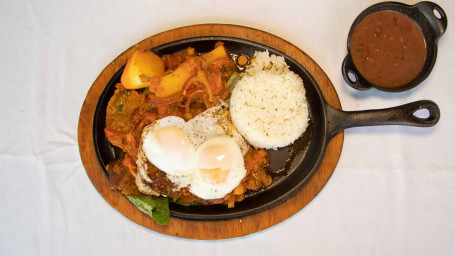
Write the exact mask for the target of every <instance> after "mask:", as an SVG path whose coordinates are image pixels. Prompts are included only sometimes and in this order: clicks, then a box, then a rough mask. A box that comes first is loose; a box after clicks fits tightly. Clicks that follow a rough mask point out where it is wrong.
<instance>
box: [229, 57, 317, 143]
mask: <svg viewBox="0 0 455 256" xmlns="http://www.w3.org/2000/svg"><path fill="white" fill-rule="evenodd" d="M229 110H230V112H231V117H232V121H233V123H234V125H235V126H236V128H237V130H238V131H239V133H240V134H242V135H243V136H244V137H245V139H246V140H247V141H248V142H249V143H250V144H251V145H253V146H255V147H257V148H266V149H277V148H280V147H284V146H287V145H289V144H291V143H292V142H294V141H295V140H296V139H298V138H299V137H300V136H301V135H302V134H303V133H304V132H305V130H306V128H307V126H308V121H309V115H308V104H307V101H306V97H305V88H304V87H303V81H302V78H300V77H299V76H298V75H297V74H295V73H294V72H292V71H291V70H289V66H288V65H287V64H286V62H285V61H284V58H283V57H282V56H276V55H273V54H272V55H270V56H269V52H268V51H265V52H256V53H255V54H254V57H253V59H252V62H251V65H250V66H248V67H247V69H246V70H245V72H244V73H243V76H242V78H241V79H240V81H239V82H238V83H237V85H236V86H235V89H234V90H233V92H232V95H231V99H230V109H229Z"/></svg>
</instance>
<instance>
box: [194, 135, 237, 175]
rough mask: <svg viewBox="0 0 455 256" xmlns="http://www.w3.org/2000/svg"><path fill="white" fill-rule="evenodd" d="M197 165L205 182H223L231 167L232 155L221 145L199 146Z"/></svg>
mask: <svg viewBox="0 0 455 256" xmlns="http://www.w3.org/2000/svg"><path fill="white" fill-rule="evenodd" d="M197 167H198V169H199V172H200V173H201V176H202V179H204V181H205V182H207V183H211V184H220V183H224V182H225V181H226V179H227V177H228V175H229V172H230V170H231V168H232V156H231V154H230V153H229V151H228V150H227V149H226V148H225V147H223V146H222V145H217V144H214V145H209V146H207V147H204V148H201V151H200V153H199V157H198V159H197Z"/></svg>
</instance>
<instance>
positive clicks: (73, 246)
mask: <svg viewBox="0 0 455 256" xmlns="http://www.w3.org/2000/svg"><path fill="white" fill-rule="evenodd" d="M376 2H377V1H360V0H358V1H347V0H346V1H337V0H331V1H310V0H301V1H276V0H273V1H268V0H267V1H266V0H261V1H260V0H256V1H240V0H234V1H217V0H216V1H215V0H214V1H195V0H193V1H169V0H168V1H165V0H162V1H151V0H148V1H145V0H144V1H119V0H117V1H112V0H111V1H107V0H106V1H25V0H23V1H0V31H1V33H0V58H1V68H0V86H1V93H0V103H1V105H0V113H1V117H2V118H1V121H0V175H1V177H0V205H1V210H0V222H1V223H0V251H1V253H0V254H1V255H305V254H306V255H454V254H455V249H454V246H453V245H454V242H455V238H454V237H455V218H454V217H455V205H454V202H455V163H454V161H453V160H454V153H453V149H452V147H453V146H454V140H455V138H454V132H453V131H454V128H453V127H454V125H455V118H454V114H453V113H454V111H455V103H454V100H453V98H454V96H455V84H454V83H455V64H454V60H455V51H454V49H453V46H454V45H455V38H454V31H453V30H454V28H453V26H452V24H453V23H452V21H453V20H454V19H455V2H454V1H450V0H445V1H444V0H440V1H438V2H437V3H438V4H439V5H440V6H441V7H442V8H443V9H444V10H445V12H446V13H447V16H448V18H449V27H448V30H447V32H446V34H445V35H444V36H443V37H442V38H441V40H440V41H439V52H438V60H437V63H436V65H435V67H434V69H433V72H432V73H431V75H430V76H429V77H428V79H427V80H426V81H425V82H424V83H422V84H421V85H420V86H418V87H417V88H415V89H412V90H410V91H408V92H403V93H394V94H392V93H385V92H379V91H377V90H370V91H364V92H360V91H356V90H354V89H351V88H350V87H349V86H347V85H346V84H345V82H344V80H343V78H342V76H341V72H340V70H341V68H340V67H341V62H342V60H343V58H344V56H345V54H346V39H347V34H348V31H349V28H350V26H351V24H352V22H353V21H354V19H355V17H356V16H357V15H358V14H359V13H360V12H361V11H362V10H363V9H365V8H367V7H368V6H370V5H371V4H374V3H376ZM405 2H406V3H408V4H414V3H416V1H405ZM201 23H228V24H237V25H244V26H248V27H253V28H256V29H260V30H264V31H267V32H270V33H272V34H275V35H276V36H279V37H281V38H284V39H286V40H288V41H289V42H291V43H293V44H294V45H296V46H297V47H299V48H300V49H302V50H303V51H305V52H306V53H307V54H308V55H310V56H311V57H312V58H313V59H314V60H315V61H316V62H317V63H318V64H319V65H320V66H321V67H322V69H323V70H324V71H325V72H326V73H327V75H328V76H329V78H330V79H331V81H332V83H333V85H334V86H335V88H336V90H337V92H338V94H339V97H340V100H341V103H342V106H343V109H344V110H362V109H371V108H384V107H391V106H395V105H400V104H404V103H408V102H411V101H415V100H420V99H431V100H433V101H435V102H436V103H437V104H438V105H439V107H440V109H441V120H440V121H439V123H438V124H437V125H436V126H435V127H432V128H415V127H398V126H395V127H391V126H387V127H385V126H384V127H369V128H355V129H350V130H347V131H346V132H345V141H344V146H343V150H342V154H341V159H340V161H339V163H338V166H337V168H336V170H335V172H334V174H333V175H332V177H331V178H330V180H329V182H328V183H327V185H326V186H325V187H324V189H323V190H322V192H321V193H320V194H319V195H318V196H317V197H316V198H315V199H314V200H313V201H312V202H311V203H310V204H309V205H307V206H306V207H305V208H304V209H303V210H301V211H300V212H298V213H297V214H295V215H294V216H292V217H291V218H289V219H287V220H286V221H284V222H282V223H280V224H278V225H276V226H273V227H271V228H269V229H266V230H264V231H261V232H258V233H255V234H251V235H248V236H245V237H241V238H235V239H227V240H221V241H196V240H187V239H180V238H175V237H170V236H166V235H162V234H159V233H156V232H154V231H150V230H148V229H145V228H143V227H141V226H139V225H137V224H135V223H133V222H131V221H130V220H128V219H127V218H125V217H124V216H123V215H121V214H120V213H118V212H117V211H116V210H114V209H113V208H112V207H110V205H109V204H108V203H106V202H105V201H104V199H103V198H102V197H101V196H100V195H99V194H98V193H97V191H96V190H95V188H94V187H93V186H92V184H91V182H90V180H89V178H88V177H87V175H86V173H85V170H84V168H83V166H82V163H81V160H80V156H79V148H78V144H77V125H78V118H79V112H80V109H81V106H82V104H83V101H84V98H85V96H86V93H87V92H88V90H89V88H90V86H91V85H92V83H93V82H94V80H95V79H96V77H97V76H98V74H99V73H100V72H101V71H102V69H103V68H104V67H105V66H106V65H108V64H109V63H110V61H112V60H113V59H114V58H116V57H117V56H118V55H119V54H120V53H122V52H123V51H124V50H126V49H127V48H128V47H130V46H131V45H133V44H135V43H137V42H139V41H141V40H142V39H144V38H147V37H149V36H151V35H154V34H157V33H159V32H163V31H166V30H169V29H172V28H177V27H181V26H187V25H193V24H201Z"/></svg>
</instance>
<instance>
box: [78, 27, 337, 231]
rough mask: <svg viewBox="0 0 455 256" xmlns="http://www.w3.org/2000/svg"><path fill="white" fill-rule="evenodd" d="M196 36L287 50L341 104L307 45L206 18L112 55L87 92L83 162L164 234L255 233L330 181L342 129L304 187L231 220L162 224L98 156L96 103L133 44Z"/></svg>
mask: <svg viewBox="0 0 455 256" xmlns="http://www.w3.org/2000/svg"><path fill="white" fill-rule="evenodd" d="M198 36H230V37H237V38H242V39H246V40H251V41H255V42H258V43H261V44H264V45H267V46H270V47H272V48H275V49H277V50H279V51H282V52H284V53H285V54H287V55H289V56H290V57H291V58H293V59H295V60H296V61H297V62H299V63H300V64H301V65H302V66H304V67H305V68H306V69H307V70H308V71H309V72H310V73H311V75H312V76H313V78H314V79H315V80H316V82H317V83H318V84H319V86H320V89H321V91H322V93H323V94H324V97H325V99H326V100H327V102H328V103H329V104H331V105H332V106H334V107H336V108H338V109H341V104H340V101H339V99H338V95H337V93H336V91H335V89H334V87H333V85H332V83H331V82H330V80H329V78H328V77H327V75H326V74H325V73H324V71H323V70H322V69H321V68H320V67H319V66H318V65H317V64H316V63H315V62H314V61H313V60H312V59H311V58H310V57H309V56H308V55H306V54H305V53H304V52H303V51H301V50H300V49H298V48H297V47H295V46H294V45H292V44H290V43H289V42H287V41H285V40H283V39H281V38H279V37H276V36H274V35H272V34H269V33H267V32H263V31H260V30H257V29H253V28H247V27H241V26H236V25H226V24H203V25H194V26H189V27H183V28H177V29H173V30H170V31H166V32H163V33H160V34H157V35H154V36H151V37H149V38H147V39H145V40H143V41H141V42H139V43H138V44H137V45H135V46H132V47H131V48H129V49H128V50H126V51H125V52H123V53H122V54H121V55H120V56H118V57H117V58H116V59H115V60H114V61H112V62H111V63H110V64H109V65H108V66H107V67H106V68H105V69H104V70H103V71H102V72H101V74H100V75H99V76H98V78H97V79H96V80H95V82H94V83H93V85H92V87H91V88H90V90H89V91H88V93H87V96H86V99H85V101H84V104H83V106H82V109H81V113H80V117H79V127H78V142H79V150H80V155H81V159H82V163H83V164H84V167H85V170H86V172H87V175H88V177H89V178H90V180H91V182H92V183H93V185H94V186H95V188H96V189H97V190H98V192H99V193H100V194H101V195H102V196H103V198H104V199H105V200H106V201H107V202H108V203H109V204H110V205H111V206H112V207H114V208H115V209H117V210H118V211H119V212H120V213H122V214H123V215H124V216H126V217H127V218H129V219H130V220H132V221H134V222H136V223H137V224H139V225H141V226H144V227H146V228H149V229H151V230H154V231H156V232H159V233H162V234H167V235H171V236H176V237H183V238H191V239H226V238H233V237H239V236H244V235H248V234H252V233H255V232H258V231H260V230H264V229H266V228H269V227H271V226H273V225H276V224H278V223H280V222H282V221H284V220H286V219H287V218H289V217H290V216H292V215H293V214H295V213H296V212H298V211H299V210H301V209H302V208H304V207H305V206H306V205H307V204H308V203H309V202H310V201H311V200H313V199H314V198H315V197H316V195H317V194H318V193H319V192H320V191H321V189H322V188H323V187H324V185H325V184H326V183H327V180H328V179H329V177H330V176H331V174H332V173H333V171H334V169H335V166H336V164H337V162H338V159H339V157H340V154H341V149H342V145H343V138H344V133H343V132H340V133H338V134H337V135H336V136H334V137H333V138H332V140H331V141H330V142H329V144H328V145H327V150H326V152H325V156H324V159H323V160H322V162H321V164H320V167H319V169H318V170H317V171H316V172H315V174H314V175H313V176H312V178H311V179H310V180H309V182H308V183H307V184H306V185H305V186H304V187H303V188H302V190H301V191H300V192H298V193H297V194H295V195H294V196H292V197H291V198H289V199H287V200H286V201H284V202H283V203H281V204H279V205H277V206H275V207H273V208H271V209H268V210H265V211H262V212H259V213H256V214H253V215H249V216H245V217H241V218H234V219H228V220H215V221H204V220H186V219H180V218H171V220H170V223H169V225H167V226H161V225H158V224H156V222H154V221H153V219H152V218H150V217H149V216H148V215H146V214H144V213H142V212H141V211H139V210H138V209H137V208H136V207H134V206H133V205H132V204H131V203H130V202H129V201H128V199H127V198H126V197H124V196H122V195H121V194H120V193H119V192H117V191H113V190H111V189H110V185H109V181H108V179H107V177H106V175H105V173H104V171H103V169H102V167H101V166H100V164H99V162H98V159H97V157H96V153H95V148H94V142H93V120H94V113H95V108H96V104H97V103H98V99H99V97H100V95H101V93H102V91H103V89H104V87H105V86H106V84H107V83H108V81H109V80H110V79H111V77H112V76H113V75H114V74H115V72H117V71H118V70H119V69H120V68H121V67H122V66H123V65H125V63H126V62H127V60H128V58H129V57H130V56H131V54H132V53H133V52H134V50H135V48H136V47H146V48H152V47H155V46H158V45H162V44H165V43H168V42H172V41H175V40H179V39H185V38H190V37H198Z"/></svg>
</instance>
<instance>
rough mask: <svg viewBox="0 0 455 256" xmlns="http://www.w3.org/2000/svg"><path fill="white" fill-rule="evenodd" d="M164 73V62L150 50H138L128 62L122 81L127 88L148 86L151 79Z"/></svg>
mask: <svg viewBox="0 0 455 256" xmlns="http://www.w3.org/2000/svg"><path fill="white" fill-rule="evenodd" d="M163 73H164V63H163V61H162V60H161V58H160V57H158V56H157V55H156V54H155V53H153V52H151V51H149V50H137V51H135V52H134V53H133V55H131V57H130V59H129V60H128V62H127V63H126V66H125V69H124V71H123V74H122V77H121V78H120V81H121V83H122V85H123V86H124V87H125V88H126V89H140V88H144V87H148V86H149V84H150V80H151V79H152V78H153V77H155V76H161V75H163Z"/></svg>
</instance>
